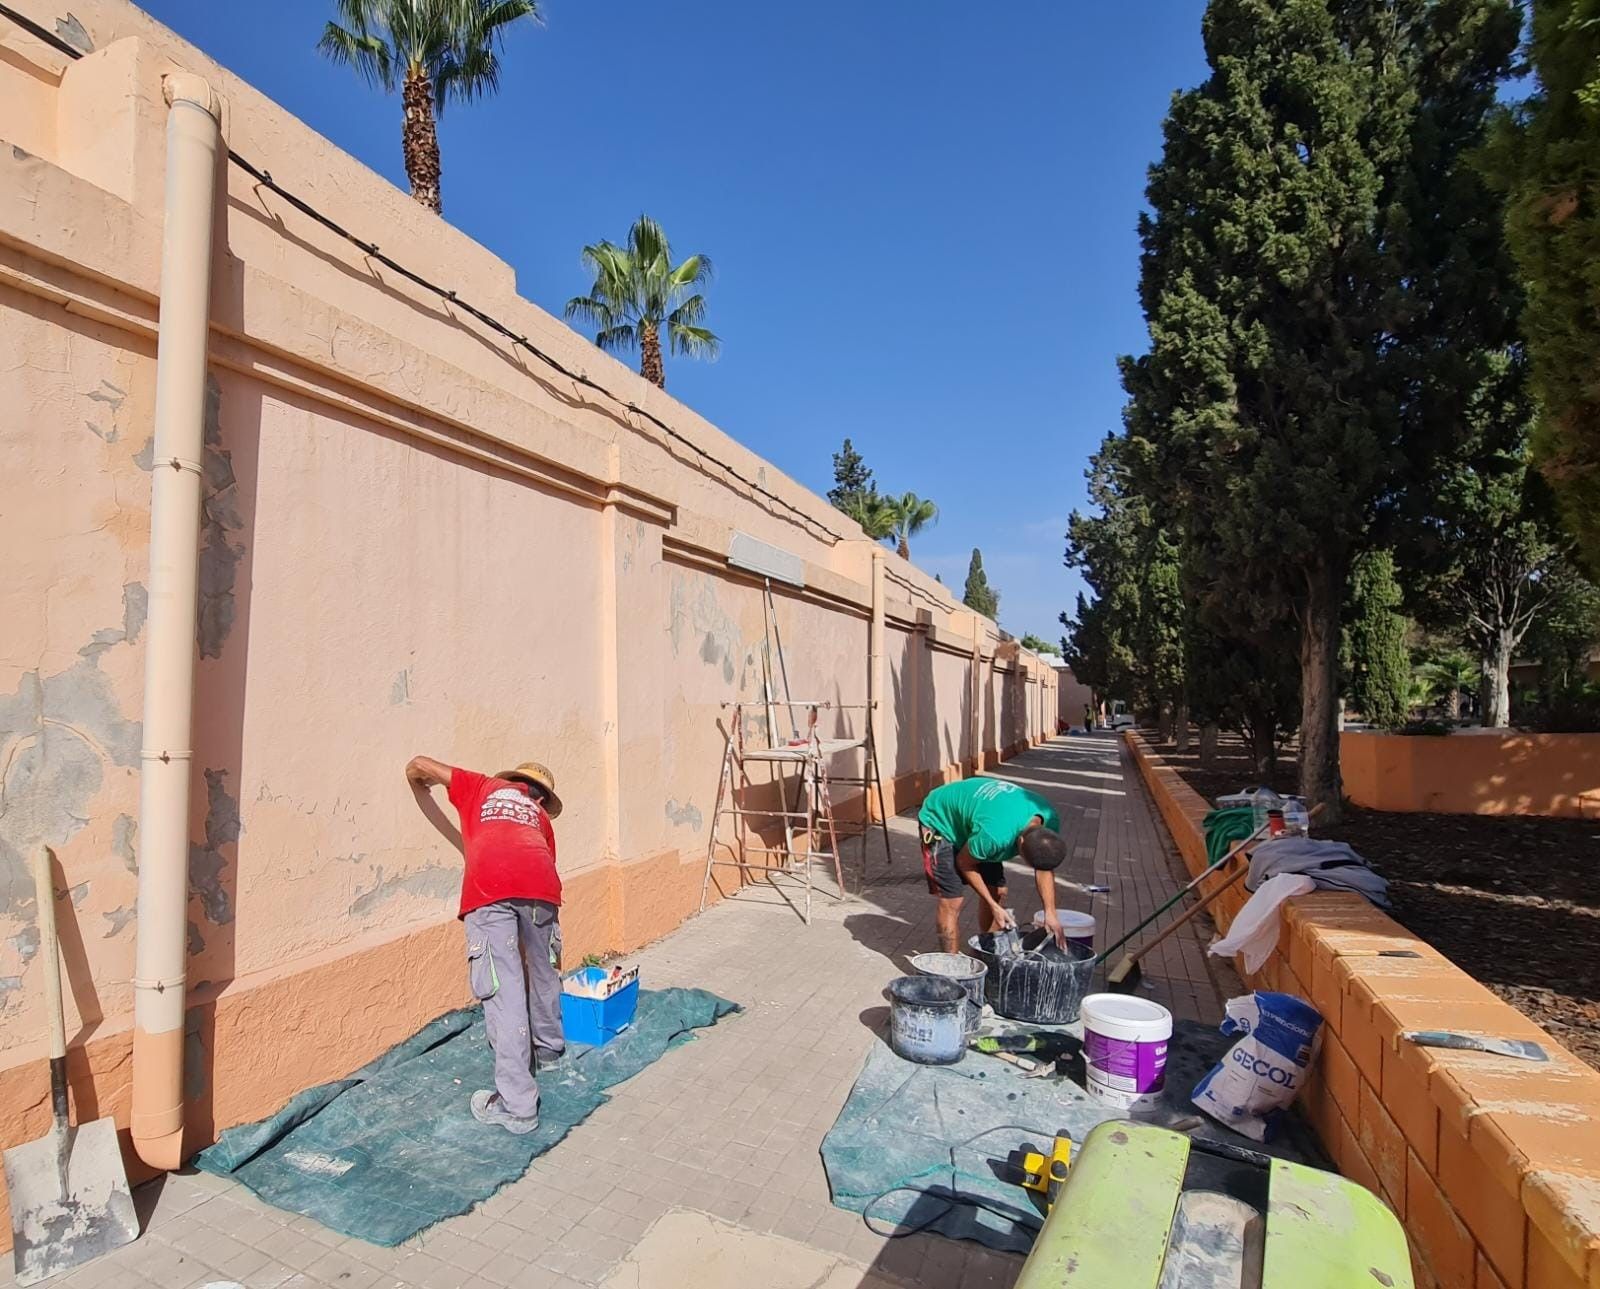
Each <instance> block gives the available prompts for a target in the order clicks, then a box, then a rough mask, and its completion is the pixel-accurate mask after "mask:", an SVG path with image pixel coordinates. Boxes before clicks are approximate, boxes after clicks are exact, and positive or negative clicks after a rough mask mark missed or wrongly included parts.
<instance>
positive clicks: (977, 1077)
mask: <svg viewBox="0 0 1600 1289" xmlns="http://www.w3.org/2000/svg"><path fill="white" fill-rule="evenodd" d="M1023 1028H1026V1027H1018V1032H1020V1031H1021V1029H1023ZM1051 1032H1059V1031H1051ZM1229 1045H1230V1040H1229V1039H1227V1038H1224V1037H1223V1036H1222V1035H1221V1034H1219V1033H1218V1032H1217V1031H1216V1030H1215V1029H1213V1028H1210V1027H1208V1026H1205V1025H1197V1024H1195V1023H1193V1022H1191V1021H1178V1022H1177V1023H1176V1024H1175V1025H1174V1027H1173V1038H1172V1043H1171V1045H1170V1047H1169V1050H1168V1056H1167V1075H1166V1086H1165V1089H1164V1090H1163V1092H1162V1094H1161V1099H1160V1102H1159V1105H1158V1106H1157V1109H1156V1110H1155V1112H1154V1113H1152V1114H1149V1115H1141V1116H1140V1118H1141V1119H1142V1120H1143V1121H1145V1122H1151V1123H1157V1124H1164V1125H1168V1126H1174V1125H1179V1126H1193V1125H1195V1124H1196V1123H1197V1122H1198V1121H1199V1116H1197V1115H1196V1113H1195V1109H1194V1106H1193V1105H1192V1104H1191V1103H1190V1101H1189V1094H1190V1092H1191V1090H1192V1089H1193V1088H1194V1085H1195V1083H1196V1082H1197V1081H1198V1080H1199V1078H1200V1077H1201V1075H1203V1074H1204V1073H1205V1072H1206V1070H1207V1069H1209V1068H1210V1067H1211V1066H1212V1065H1213V1064H1215V1063H1216V1061H1217V1060H1218V1059H1219V1058H1220V1057H1221V1056H1222V1054H1223V1053H1224V1051H1225V1050H1226V1049H1227V1048H1228V1046H1229ZM1077 1065H1078V1068H1079V1078H1080V1080H1081V1059H1080V1060H1079V1061H1078V1062H1077ZM1126 1117H1127V1114H1126V1112H1125V1111H1122V1110H1118V1109H1117V1108H1115V1107H1113V1106H1109V1105H1107V1104H1106V1103H1104V1102H1102V1101H1098V1100H1096V1099H1094V1098H1093V1097H1091V1096H1090V1095H1089V1094H1088V1093H1087V1092H1085V1091H1084V1090H1083V1088H1082V1087H1081V1086H1079V1084H1078V1083H1075V1082H1073V1081H1072V1078H1071V1077H1055V1076H1048V1077H1045V1078H1037V1079H1027V1078H1024V1077H1022V1072H1021V1071H1020V1070H1018V1069H1017V1068H1016V1067H1014V1066H1011V1065H1007V1064H1005V1063H1004V1062H1002V1061H999V1060H996V1059H994V1058H992V1057H987V1056H982V1055H980V1054H978V1053H976V1052H969V1053H968V1054H967V1056H966V1057H965V1058H964V1059H963V1060H962V1061H961V1063H960V1064H958V1065H945V1066H931V1065H913V1064H912V1063H911V1062H909V1061H904V1060H901V1059H900V1058H899V1057H898V1056H896V1055H895V1054H894V1053H893V1052H892V1051H890V1050H889V1048H888V1047H887V1046H886V1045H885V1044H883V1043H874V1044H873V1046H872V1050H871V1051H870V1052H869V1053H868V1055H867V1061H866V1065H865V1066H864V1067H863V1068H862V1071H861V1074H860V1076H859V1077H858V1078H857V1079H856V1083H855V1086H854V1087H853V1088H852V1089H851V1090H850V1096H849V1098H848V1099H847V1100H846V1102H845V1105H844V1109H843V1110H842V1111H840V1113H839V1117H838V1119H837V1120H835V1122H834V1125H833V1127H832V1128H830V1129H829V1130H828V1135H827V1136H826V1137H825V1138H823V1142H822V1162H823V1165H824V1167H826V1169H827V1172H828V1184H829V1186H830V1188H831V1189H832V1192H833V1202H834V1203H835V1204H836V1205H837V1206H838V1207H840V1208H844V1209H849V1210H850V1211H852V1212H856V1213H864V1214H865V1216H866V1218H867V1220H868V1222H869V1224H870V1225H871V1226H872V1228H873V1229H874V1230H877V1231H879V1232H880V1233H884V1234H887V1233H889V1232H890V1231H892V1230H894V1229H895V1228H899V1229H900V1230H901V1231H908V1232H909V1231H913V1230H929V1231H937V1232H939V1233H940V1234H942V1235H947V1236H950V1237H952V1238H955V1239H965V1240H976V1241H978V1242H979V1243H981V1244H986V1245H988V1246H989V1247H990V1248H994V1249H1004V1250H1009V1251H1011V1252H1016V1253H1025V1252H1027V1251H1028V1250H1029V1249H1030V1248H1032V1247H1033V1238H1034V1235H1035V1234H1036V1233H1037V1231H1038V1228H1039V1225H1040V1223H1041V1222H1042V1221H1043V1220H1044V1213H1043V1208H1042V1198H1041V1197H1040V1196H1038V1195H1036V1194H1035V1193H1034V1192H1032V1191H1026V1190H1023V1189H1022V1187H1021V1185H1020V1184H1019V1181H1018V1179H1017V1178H1016V1176H1015V1174H1014V1172H1013V1170H1012V1169H1011V1167H1010V1164H1009V1161H1010V1158H1011V1155H1012V1152H1013V1151H1016V1150H1019V1149H1021V1148H1022V1146H1023V1145H1024V1143H1026V1144H1027V1145H1028V1146H1030V1147H1031V1148H1034V1149H1038V1148H1039V1147H1041V1146H1042V1147H1044V1153H1045V1154H1048V1153H1049V1145H1050V1142H1051V1140H1052V1138H1054V1137H1055V1135H1056V1134H1057V1133H1058V1132H1065V1133H1067V1135H1068V1136H1070V1137H1071V1138H1072V1140H1073V1141H1074V1142H1075V1143H1081V1142H1082V1141H1083V1139H1084V1138H1085V1137H1086V1136H1087V1135H1088V1133H1089V1129H1091V1128H1093V1127H1094V1126H1095V1125H1096V1124H1098V1123H1102V1122H1104V1121H1105V1120H1107V1119H1123V1118H1126ZM1206 1126H1207V1130H1208V1131H1210V1132H1211V1133H1213V1134H1214V1135H1217V1136H1221V1137H1226V1138H1230V1139H1231V1140H1233V1141H1236V1142H1238V1141H1240V1139H1239V1138H1238V1137H1237V1136H1235V1135H1234V1134H1232V1133H1229V1132H1227V1131H1226V1130H1225V1129H1218V1128H1216V1127H1215V1125H1211V1124H1209V1123H1207V1125H1206ZM1309 1142H1310V1139H1309V1137H1308V1136H1307V1135H1305V1134H1303V1133H1301V1134H1291V1135H1289V1136H1287V1137H1285V1138H1284V1140H1282V1141H1280V1142H1275V1143H1270V1144H1268V1145H1266V1146H1263V1147H1255V1148H1256V1149H1260V1150H1263V1151H1265V1152H1267V1153H1272V1154H1282V1155H1283V1156H1284V1157H1285V1158H1289V1159H1297V1160H1301V1161H1303V1162H1311V1161H1313V1160H1314V1159H1315V1158H1316V1156H1315V1151H1314V1147H1311V1146H1310V1145H1309ZM1251 1144H1252V1145H1254V1143H1251ZM952 1152H953V1153H954V1164H953V1165H952Z"/></svg>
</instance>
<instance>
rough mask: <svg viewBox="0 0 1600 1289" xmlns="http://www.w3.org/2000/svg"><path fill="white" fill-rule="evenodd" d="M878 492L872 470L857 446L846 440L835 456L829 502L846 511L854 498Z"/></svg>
mask: <svg viewBox="0 0 1600 1289" xmlns="http://www.w3.org/2000/svg"><path fill="white" fill-rule="evenodd" d="M877 490H878V488H877V485H876V484H874V483H873V482H872V471H871V469H870V468H869V467H868V466H867V463H866V462H865V461H863V460H862V459H861V453H859V452H857V451H856V449H855V445H854V444H853V443H851V442H850V440H849V439H846V440H845V441H844V446H843V447H842V448H840V449H839V450H838V451H837V452H835V453H834V454H833V487H831V488H829V489H828V500H829V501H831V502H832V503H833V504H834V505H835V506H837V507H839V509H840V510H844V509H845V508H846V505H847V503H848V502H849V501H850V500H851V499H852V498H854V497H859V496H861V495H862V494H863V493H869V492H876V491H877Z"/></svg>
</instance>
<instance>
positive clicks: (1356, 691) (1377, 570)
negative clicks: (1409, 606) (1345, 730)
mask: <svg viewBox="0 0 1600 1289" xmlns="http://www.w3.org/2000/svg"><path fill="white" fill-rule="evenodd" d="M1400 602H1401V595H1400V584H1399V582H1397V581H1396V580H1395V575H1394V556H1393V555H1391V554H1390V553H1389V552H1388V551H1383V550H1380V551H1369V552H1367V553H1366V554H1364V555H1362V556H1360V557H1359V558H1357V560H1356V561H1355V564H1354V566H1353V568H1352V570H1351V577H1350V603H1349V610H1348V618H1349V625H1348V626H1347V627H1346V628H1345V637H1344V648H1343V649H1342V651H1341V655H1342V656H1341V659H1340V661H1341V663H1342V669H1343V671H1344V692H1345V695H1346V697H1347V698H1348V699H1349V701H1350V702H1351V703H1352V704H1354V706H1355V708H1356V710H1357V711H1359V712H1360V713H1361V714H1362V715H1363V716H1365V717H1366V718H1367V720H1369V721H1371V722H1372V723H1373V724H1374V725H1377V726H1380V727H1382V728H1383V729H1394V728H1395V727H1397V726H1399V725H1402V724H1404V722H1405V718H1406V700H1407V694H1408V691H1409V689H1410V687H1411V657H1410V655H1409V654H1408V653H1407V652H1406V620H1405V618H1404V617H1402V616H1401V614H1400V613H1399V611H1398V610H1399V608H1400Z"/></svg>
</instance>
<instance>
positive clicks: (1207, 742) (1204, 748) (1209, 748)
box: [1200, 721, 1217, 770]
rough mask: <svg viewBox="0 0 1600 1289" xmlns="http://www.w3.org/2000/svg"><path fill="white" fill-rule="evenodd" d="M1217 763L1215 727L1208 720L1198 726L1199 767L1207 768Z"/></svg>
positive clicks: (1214, 724)
mask: <svg viewBox="0 0 1600 1289" xmlns="http://www.w3.org/2000/svg"><path fill="white" fill-rule="evenodd" d="M1216 763H1217V727H1216V723H1215V722H1211V721H1208V722H1207V723H1206V724H1204V725H1202V726H1201V727H1200V768H1201V769H1203V770H1209V769H1211V767H1212V766H1214V765H1216Z"/></svg>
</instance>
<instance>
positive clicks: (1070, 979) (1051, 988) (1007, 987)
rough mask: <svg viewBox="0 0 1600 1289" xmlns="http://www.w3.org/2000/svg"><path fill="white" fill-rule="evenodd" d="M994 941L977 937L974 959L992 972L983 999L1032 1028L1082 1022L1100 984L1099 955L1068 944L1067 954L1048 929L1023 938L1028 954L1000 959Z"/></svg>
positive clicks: (972, 951) (972, 945)
mask: <svg viewBox="0 0 1600 1289" xmlns="http://www.w3.org/2000/svg"><path fill="white" fill-rule="evenodd" d="M993 944H994V937H993V936H990V935H987V934H985V935H975V936H973V937H972V939H971V940H970V941H969V942H968V944H967V952H968V953H970V954H971V955H972V956H973V957H974V958H976V959H977V960H978V961H979V962H981V963H983V964H984V966H986V967H988V968H989V970H988V972H987V973H986V974H985V976H984V981H983V986H984V987H983V996H984V999H985V1000H986V1001H987V1002H988V1004H989V1006H991V1007H993V1008H994V1009H995V1011H996V1012H997V1013H999V1014H1000V1015H1001V1016H1004V1017H1005V1018H1006V1019H1007V1020H1020V1021H1024V1022H1026V1023H1027V1024H1030V1025H1070V1024H1071V1023H1072V1022H1073V1021H1075V1020H1077V1019H1078V1012H1079V1010H1080V1009H1081V1008H1082V1006H1083V1000H1084V998H1085V997H1086V996H1087V995H1088V994H1089V993H1090V982H1091V981H1092V980H1093V979H1094V964H1095V952H1094V950H1093V949H1091V948H1090V947H1089V946H1088V945H1085V944H1078V943H1075V942H1073V941H1071V940H1068V941H1067V947H1066V948H1065V949H1058V948H1057V947H1056V943H1055V939H1054V938H1053V937H1052V936H1051V935H1050V933H1049V932H1048V931H1045V930H1044V929H1043V928H1035V929H1034V930H1032V931H1028V932H1026V933H1025V934H1024V935H1023V937H1022V952H1021V953H1015V954H1012V955H1011V956H1009V957H1005V958H1000V957H996V956H995V953H994V949H993Z"/></svg>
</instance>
